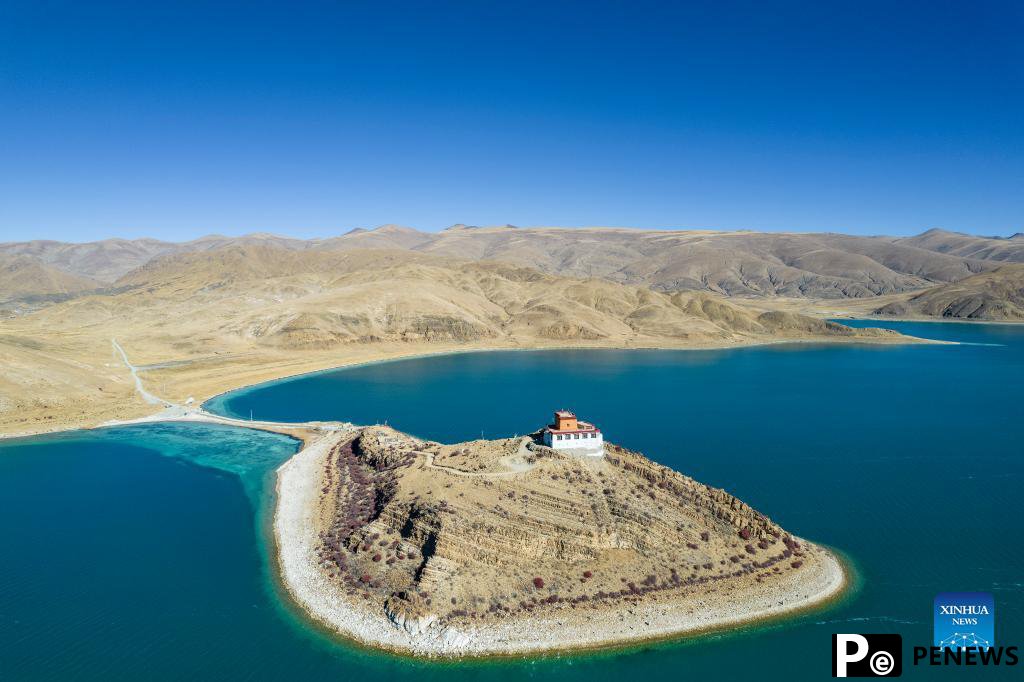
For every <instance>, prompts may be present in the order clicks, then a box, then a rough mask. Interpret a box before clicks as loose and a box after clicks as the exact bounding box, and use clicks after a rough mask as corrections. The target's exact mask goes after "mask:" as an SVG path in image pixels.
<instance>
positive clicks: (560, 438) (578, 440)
mask: <svg viewBox="0 0 1024 682" xmlns="http://www.w3.org/2000/svg"><path fill="white" fill-rule="evenodd" d="M544 445H547V446H548V447H549V448H553V449H555V450H564V451H566V452H568V453H570V454H574V455H587V456H590V457H601V456H602V455H604V436H602V435H601V429H599V428H597V427H596V426H594V425H593V424H588V423H587V422H584V421H580V420H578V419H577V418H576V415H575V414H573V413H572V412H570V411H569V410H558V411H557V412H555V422H554V423H553V424H549V425H547V426H545V427H544Z"/></svg>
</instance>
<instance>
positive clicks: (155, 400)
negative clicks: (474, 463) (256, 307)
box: [101, 339, 536, 478]
mask: <svg viewBox="0 0 1024 682" xmlns="http://www.w3.org/2000/svg"><path fill="white" fill-rule="evenodd" d="M111 343H112V344H113V346H114V349H115V350H116V351H117V352H118V353H119V354H120V356H121V359H122V360H124V364H125V365H127V366H128V369H129V370H130V371H131V373H132V378H133V379H134V380H135V390H136V391H138V393H139V395H140V396H142V398H143V399H144V400H145V401H146V402H147V403H150V404H151V405H163V408H164V409H162V410H160V411H159V412H157V413H155V414H151V415H149V416H146V417H139V418H138V419H128V420H114V421H110V422H106V423H105V424H101V426H128V425H131V424H149V423H154V422H202V423H207V424H223V425H225V426H240V427H243V428H247V429H257V430H260V431H271V432H273V433H281V434H284V435H287V436H291V437H293V438H298V439H299V440H301V441H302V443H303V446H306V445H309V444H310V443H311V442H312V441H315V440H318V435H320V434H327V433H335V434H338V433H341V434H346V433H352V432H355V431H357V430H359V429H360V428H362V427H361V426H358V425H356V424H352V423H351V422H320V421H312V422H273V421H264V420H259V421H254V420H252V419H236V418H233V417H224V416H221V415H219V414H213V413H212V412H207V411H206V410H204V409H203V408H202V406H201V405H197V406H195V407H193V406H191V405H178V404H177V403H172V402H170V401H168V400H164V399H163V398H160V397H157V396H155V395H153V394H152V393H150V392H149V391H147V390H146V388H145V386H143V384H142V378H141V377H140V376H139V374H138V373H139V369H138V368H137V367H136V366H135V365H133V364H132V363H131V361H130V360H129V359H128V354H127V353H126V352H125V350H124V348H122V347H121V344H119V343H118V342H117V339H111ZM528 443H529V438H528V437H525V436H524V437H523V438H522V439H521V440H520V443H519V448H518V450H517V451H516V453H515V454H512V455H506V456H505V457H502V458H501V459H500V460H499V461H500V463H501V464H502V465H504V466H506V467H508V471H498V472H471V471H461V470H459V469H454V468H452V467H446V466H444V465H443V464H435V463H434V453H432V452H426V453H424V454H426V456H427V461H426V465H427V467H429V468H431V469H437V470H439V471H444V472H447V473H450V474H454V475H457V476H465V477H480V478H504V477H508V476H514V475H516V474H523V473H526V472H527V471H530V470H531V469H533V468H534V467H535V466H536V464H535V463H529V462H527V455H528V454H529V451H528V449H527V445H528Z"/></svg>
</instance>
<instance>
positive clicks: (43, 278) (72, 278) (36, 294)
mask: <svg viewBox="0 0 1024 682" xmlns="http://www.w3.org/2000/svg"><path fill="white" fill-rule="evenodd" d="M99 286H100V283H99V282H97V281H95V280H93V279H89V278H88V277H79V276H76V275H71V274H68V273H66V272H63V271H61V270H58V269H56V268H53V267H50V266H47V265H45V264H44V263H43V262H42V261H40V260H39V259H38V258H32V257H31V256H22V255H18V256H12V255H7V254H3V253H0V302H3V301H9V300H12V299H22V298H26V297H29V298H42V297H47V296H50V297H59V296H60V295H63V294H70V293H75V292H80V291H88V290H93V289H97V288H98V287H99Z"/></svg>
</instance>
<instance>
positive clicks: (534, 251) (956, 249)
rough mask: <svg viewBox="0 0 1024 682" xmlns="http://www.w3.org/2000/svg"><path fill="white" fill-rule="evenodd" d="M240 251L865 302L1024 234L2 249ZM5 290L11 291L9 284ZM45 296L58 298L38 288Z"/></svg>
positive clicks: (480, 238)
mask: <svg viewBox="0 0 1024 682" xmlns="http://www.w3.org/2000/svg"><path fill="white" fill-rule="evenodd" d="M232 246H272V247H276V248H280V249H283V250H288V251H296V252H307V251H328V252H329V251H344V250H351V249H400V250H405V251H413V252H417V253H425V254H434V255H442V256H451V257H454V258H460V259H465V260H474V261H479V260H495V261H502V262H505V263H510V264H513V265H521V266H525V267H530V268H535V269H537V270H540V271H542V272H545V273H548V274H553V275H561V276H566V277H574V278H601V279H607V280H610V281H614V282H620V283H624V284H635V285H639V286H645V287H648V288H651V289H654V290H657V291H682V290H707V291H711V292H715V293H720V294H723V295H726V296H754V297H758V296H787V297H810V298H844V297H855V298H862V297H868V296H875V295H881V294H892V293H900V292H905V291H916V290H920V289H924V288H927V287H929V286H934V285H936V284H942V283H946V282H954V281H958V280H960V279H963V278H965V277H968V276H970V275H973V274H977V273H980V272H986V271H989V270H993V269H995V268H996V267H998V266H999V265H1001V264H1004V263H1006V262H1024V235H1019V234H1018V235H1015V236H1014V237H1011V238H1008V239H1002V238H992V237H976V236H970V235H962V234H957V233H954V232H946V231H943V230H929V231H928V232H925V233H923V234H921V235H918V236H916V237H907V238H893V237H858V236H849V235H842V234H830V233H822V234H804V233H799V234H798V233H757V232H713V231H651V230H632V229H617V228H580V229H564V228H514V227H512V226H504V227H488V228H476V227H467V226H465V225H455V226H452V227H450V228H448V229H447V230H444V231H441V232H437V233H429V232H419V231H417V230H414V229H412V228H407V227H399V226H395V225H385V226H382V227H379V228H377V229H375V230H360V229H356V230H352V231H350V232H349V233H347V234H345V235H342V236H340V237H334V238H328V239H314V240H301V239H292V238H287V237H277V236H274V235H268V234H252V235H247V236H243V237H220V236H210V237H204V238H202V239H197V240H194V241H191V242H182V243H171V242H161V241H157V240H153V239H138V240H122V239H111V240H106V241H102V242H92V243H86V244H69V243H63V242H53V241H33V242H19V243H6V244H0V254H7V255H18V256H25V257H28V258H32V259H35V260H37V261H38V262H39V263H41V264H42V265H44V266H48V267H49V268H52V269H54V270H57V271H60V272H64V273H67V274H69V275H76V276H78V277H84V278H88V279H89V280H97V281H101V282H105V283H107V284H114V283H115V282H116V281H117V280H118V279H119V278H120V277H122V276H125V275H127V274H129V273H131V271H132V270H134V269H136V268H139V267H141V266H144V265H146V264H147V263H149V262H151V261H152V260H154V259H157V258H160V257H165V256H169V255H180V254H183V253H198V252H209V251H215V250H219V249H223V248H227V247H232ZM0 292H2V293H0V296H2V294H3V293H7V292H6V291H4V290H3V289H0ZM33 293H36V294H50V293H56V292H52V291H35V292H33Z"/></svg>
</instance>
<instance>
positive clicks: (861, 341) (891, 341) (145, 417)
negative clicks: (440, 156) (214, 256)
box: [0, 318, 958, 440]
mask: <svg viewBox="0 0 1024 682" xmlns="http://www.w3.org/2000/svg"><path fill="white" fill-rule="evenodd" d="M850 319H859V318H850ZM918 344H923V345H958V342H956V341H944V340H939V339H927V338H921V337H916V336H908V335H905V334H898V335H897V336H896V337H895V338H885V337H874V338H873V337H870V336H866V337H857V338H849V337H835V338H832V337H815V338H771V339H744V340H742V341H738V342H732V343H714V344H700V345H697V344H685V343H683V344H679V345H663V344H662V345H658V344H651V345H643V344H641V345H626V344H615V343H611V344H601V343H598V344H585V343H584V344H579V343H577V344H552V345H531V346H521V345H514V344H510V345H500V344H495V345H483V346H472V345H471V346H469V347H453V348H447V349H443V350H437V351H429V352H416V351H413V352H409V353H403V352H401V351H399V352H397V353H389V352H387V351H388V350H390V349H387V350H385V351H384V353H383V355H382V356H381V357H375V358H371V359H368V360H364V359H353V360H344V359H341V360H339V361H334V362H332V364H329V365H327V366H325V367H319V368H317V369H308V370H306V369H304V370H300V371H297V372H293V373H290V374H283V375H280V376H274V375H273V374H271V376H270V378H267V377H261V378H258V379H255V380H253V381H250V382H248V383H242V384H240V385H232V384H231V383H230V381H227V382H221V385H224V384H225V383H226V384H227V387H226V388H223V389H220V390H217V389H215V390H216V392H212V393H210V394H209V395H208V396H206V397H204V393H203V392H197V393H196V394H195V395H196V397H197V400H196V405H195V407H194V408H193V409H192V411H195V410H196V409H198V410H200V411H202V412H206V413H208V414H210V415H211V416H215V417H222V418H225V419H236V420H238V421H244V418H243V417H234V416H231V415H227V414H219V413H216V412H211V411H210V410H208V409H207V405H208V404H209V403H210V402H211V401H213V400H216V399H217V398H220V397H222V396H224V395H226V394H228V393H234V392H237V391H245V390H249V389H252V388H254V387H256V386H261V385H264V384H273V383H278V382H285V381H290V380H295V379H299V378H302V377H308V376H313V375H316V374H322V373H326V372H333V371H336V370H341V369H353V368H357V367H367V366H370V365H376V364H381V363H385V362H398V361H402V360H420V359H425V358H432V357H443V356H448V355H458V354H463V353H492V352H504V351H516V352H540V351H556V350H625V351H644V350H652V351H653V350H659V351H724V350H744V349H750V348H760V347H770V346H784V345H795V346H797V345H812V346H813V345H822V346H832V345H866V346H891V345H918ZM125 359H126V360H127V358H125ZM128 367H129V369H132V368H133V367H134V366H133V365H131V364H130V363H128ZM136 369H137V370H138V371H140V372H143V371H146V369H144V368H139V367H136ZM137 380H138V382H139V383H141V377H137ZM219 388H220V387H218V389H219ZM153 397H154V398H156V399H157V400H159V401H160V405H159V408H160V409H155V410H153V411H152V412H149V413H147V414H142V415H140V416H139V417H135V418H132V419H128V420H107V421H104V422H98V423H97V422H90V421H88V420H86V421H85V422H84V423H81V424H76V425H70V426H69V425H66V424H64V425H55V426H54V427H53V428H45V425H44V424H42V423H40V424H38V426H40V427H43V428H37V429H30V430H28V431H17V432H9V433H0V440H3V439H10V438H26V437H30V436H40V435H46V434H51V433H61V432H65V431H77V430H83V429H85V430H87V429H94V428H100V427H103V426H108V425H117V424H122V423H139V422H151V421H161V420H166V419H164V418H162V417H161V414H162V413H164V412H165V411H167V410H168V409H173V408H178V409H180V410H185V409H186V408H184V407H183V406H181V405H178V404H176V403H174V402H172V401H171V400H169V399H166V398H163V397H160V396H153ZM139 399H140V401H143V402H147V401H146V399H145V396H142V395H139ZM153 407H156V406H155V405H154V406H153ZM295 423H296V424H300V423H301V422H295Z"/></svg>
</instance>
